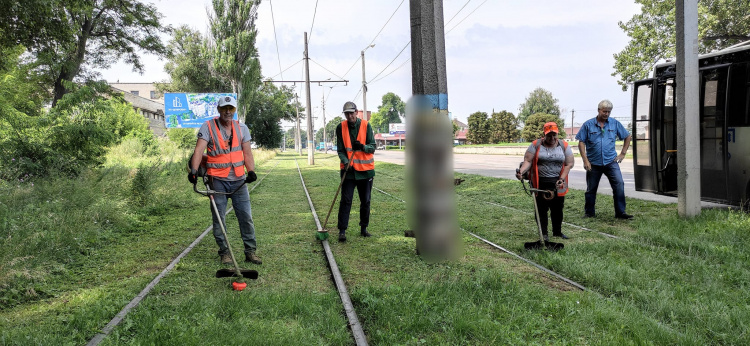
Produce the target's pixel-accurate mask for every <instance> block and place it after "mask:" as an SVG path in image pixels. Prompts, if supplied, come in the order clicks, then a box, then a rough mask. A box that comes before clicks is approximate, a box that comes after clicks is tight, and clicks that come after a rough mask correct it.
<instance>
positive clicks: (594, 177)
mask: <svg viewBox="0 0 750 346" xmlns="http://www.w3.org/2000/svg"><path fill="white" fill-rule="evenodd" d="M602 174H604V175H606V176H607V179H609V185H610V186H612V197H613V199H614V201H615V216H619V215H622V214H625V182H623V181H622V173H621V172H620V165H619V164H618V163H617V162H615V161H612V162H611V163H610V164H608V165H605V166H596V165H591V170H590V171H586V206H585V207H584V210H585V213H586V215H596V208H595V207H596V190H597V189H598V188H599V180H601V178H602Z"/></svg>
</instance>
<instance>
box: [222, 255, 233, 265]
mask: <svg viewBox="0 0 750 346" xmlns="http://www.w3.org/2000/svg"><path fill="white" fill-rule="evenodd" d="M221 264H232V257H231V256H229V254H228V253H225V254H223V255H221Z"/></svg>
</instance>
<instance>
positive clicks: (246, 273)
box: [193, 169, 258, 291]
mask: <svg viewBox="0 0 750 346" xmlns="http://www.w3.org/2000/svg"><path fill="white" fill-rule="evenodd" d="M201 171H202V170H200V169H199V170H198V174H197V175H198V176H201V177H203V185H204V186H206V190H198V187H197V186H196V184H193V191H195V192H197V193H199V194H201V195H204V196H208V198H209V199H210V200H211V209H212V210H213V212H214V214H215V215H216V217H218V218H219V226H220V228H221V233H222V234H223V235H224V244H225V245H226V246H227V249H229V257H230V258H231V259H232V265H234V270H231V269H229V268H222V269H219V270H217V271H216V277H217V278H225V277H236V278H239V280H240V281H235V282H233V283H232V287H233V288H234V289H235V290H237V291H242V290H243V289H245V286H246V284H245V283H244V282H242V281H241V280H242V278H247V279H252V280H255V279H257V278H258V271H256V270H251V269H240V266H239V265H237V260H235V258H234V252H233V251H232V247H231V246H230V245H229V237H228V236H227V231H226V228H225V227H224V222H222V221H221V215H219V209H218V208H217V207H216V201H214V195H232V194H234V193H235V192H237V191H238V190H239V189H240V188H241V187H242V186H243V185H245V184H244V182H243V183H242V184H241V185H240V186H238V187H237V188H236V189H235V190H234V191H232V192H218V191H216V190H214V189H212V188H211V185H210V184H209V183H208V177H206V175H205V172H201Z"/></svg>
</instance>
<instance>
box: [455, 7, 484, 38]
mask: <svg viewBox="0 0 750 346" xmlns="http://www.w3.org/2000/svg"><path fill="white" fill-rule="evenodd" d="M485 2H487V0H484V1H483V2H482V3H481V4H479V6H477V8H475V9H474V10H473V11H471V13H469V14H467V15H466V17H464V19H461V21H460V22H458V24H456V25H455V26H454V27H452V28H451V29H450V30H448V31H447V32H446V33H445V34H446V35H447V34H448V33H450V32H451V31H453V29H455V28H456V27H457V26H459V25H461V23H463V22H464V20H466V18H469V17H471V15H472V14H474V12H476V11H477V10H478V9H479V8H480V7H482V5H484V3H485Z"/></svg>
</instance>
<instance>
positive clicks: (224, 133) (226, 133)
mask: <svg viewBox="0 0 750 346" xmlns="http://www.w3.org/2000/svg"><path fill="white" fill-rule="evenodd" d="M209 121H214V120H213V119H212V120H209ZM217 123H219V131H221V137H222V138H224V139H225V140H229V137H230V136H231V135H232V127H228V128H224V126H222V125H221V122H220V121H217ZM240 132H242V143H247V142H250V140H252V137H250V129H248V128H247V125H245V124H243V123H240ZM234 135H235V136H236V135H237V134H236V133H235V134H234ZM196 137H198V139H203V140H205V141H207V142H208V146H209V147H210V146H212V145H214V143H213V140H212V139H211V134H210V133H209V131H208V121H207V122H205V123H203V125H201V128H200V130H198V134H197V135H196ZM214 179H218V180H227V181H235V180H242V179H245V175H244V174H243V175H242V176H241V177H238V176H236V175H235V174H234V170H233V169H230V170H229V175H228V176H227V177H226V178H220V177H214Z"/></svg>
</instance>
